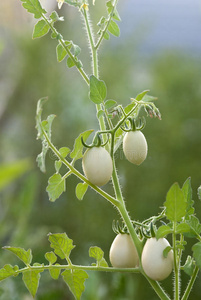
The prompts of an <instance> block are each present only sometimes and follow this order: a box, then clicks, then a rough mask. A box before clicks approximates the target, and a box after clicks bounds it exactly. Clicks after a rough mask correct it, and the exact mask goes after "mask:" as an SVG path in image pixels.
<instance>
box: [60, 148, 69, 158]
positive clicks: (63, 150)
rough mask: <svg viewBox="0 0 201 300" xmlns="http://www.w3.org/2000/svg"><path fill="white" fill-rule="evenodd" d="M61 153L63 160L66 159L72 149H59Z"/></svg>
mask: <svg viewBox="0 0 201 300" xmlns="http://www.w3.org/2000/svg"><path fill="white" fill-rule="evenodd" d="M59 153H60V154H61V156H62V157H63V158H65V157H66V156H67V155H68V153H70V149H69V148H67V147H62V148H60V149H59Z"/></svg>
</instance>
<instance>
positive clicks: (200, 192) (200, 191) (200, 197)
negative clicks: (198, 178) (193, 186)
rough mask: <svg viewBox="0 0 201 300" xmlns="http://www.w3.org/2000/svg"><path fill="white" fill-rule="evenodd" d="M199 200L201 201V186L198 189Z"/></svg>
mask: <svg viewBox="0 0 201 300" xmlns="http://www.w3.org/2000/svg"><path fill="white" fill-rule="evenodd" d="M198 198H199V200H201V186H199V188H198Z"/></svg>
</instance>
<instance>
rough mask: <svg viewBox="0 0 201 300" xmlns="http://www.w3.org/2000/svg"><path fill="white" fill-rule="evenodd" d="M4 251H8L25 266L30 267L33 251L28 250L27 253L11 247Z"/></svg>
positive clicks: (6, 247) (21, 249)
mask: <svg viewBox="0 0 201 300" xmlns="http://www.w3.org/2000/svg"><path fill="white" fill-rule="evenodd" d="M3 249H5V250H8V251H10V252H12V253H14V254H15V255H16V256H17V257H18V258H19V259H20V260H21V261H23V263H24V264H25V265H30V263H31V261H32V252H31V249H28V250H27V251H26V250H24V249H23V248H20V247H10V246H5V247H3Z"/></svg>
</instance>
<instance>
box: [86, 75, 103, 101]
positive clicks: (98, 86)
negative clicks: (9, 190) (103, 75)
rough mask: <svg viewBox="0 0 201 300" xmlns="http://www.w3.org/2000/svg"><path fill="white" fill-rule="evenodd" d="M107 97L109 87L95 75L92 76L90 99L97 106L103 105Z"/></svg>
mask: <svg viewBox="0 0 201 300" xmlns="http://www.w3.org/2000/svg"><path fill="white" fill-rule="evenodd" d="M106 95H107V87H106V85H105V82H104V81H103V80H99V79H98V78H96V77H95V76H94V75H91V76H90V92H89V98H90V100H91V101H93V102H94V103H95V104H100V103H102V102H103V101H104V100H105V98H106Z"/></svg>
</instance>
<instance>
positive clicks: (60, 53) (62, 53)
mask: <svg viewBox="0 0 201 300" xmlns="http://www.w3.org/2000/svg"><path fill="white" fill-rule="evenodd" d="M65 45H66V46H67V47H68V48H69V49H70V48H71V46H72V43H71V42H70V41H65ZM56 53H57V61H58V62H61V61H62V60H63V59H64V58H65V57H66V55H67V51H66V49H65V48H64V47H63V46H62V45H61V44H58V45H57V48H56Z"/></svg>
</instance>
